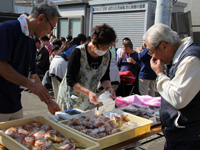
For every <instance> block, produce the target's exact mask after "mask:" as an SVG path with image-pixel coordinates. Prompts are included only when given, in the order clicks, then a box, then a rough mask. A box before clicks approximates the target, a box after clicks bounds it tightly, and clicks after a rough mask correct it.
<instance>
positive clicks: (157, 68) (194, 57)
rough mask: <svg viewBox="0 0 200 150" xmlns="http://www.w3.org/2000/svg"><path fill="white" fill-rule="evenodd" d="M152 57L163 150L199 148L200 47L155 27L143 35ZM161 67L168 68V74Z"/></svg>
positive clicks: (167, 29) (167, 28)
mask: <svg viewBox="0 0 200 150" xmlns="http://www.w3.org/2000/svg"><path fill="white" fill-rule="evenodd" d="M143 38H144V40H145V43H146V45H147V49H148V50H149V51H150V53H151V55H152V59H151V67H152V69H153V70H154V72H155V73H156V74H157V88H158V92H159V93H160V95H161V96H162V101H161V108H160V119H161V123H162V130H163V133H164V135H165V138H166V144H165V148H164V149H165V150H172V149H173V150H175V149H176V150H190V149H192V150H197V149H199V147H200V139H199V137H200V117H199V116H200V92H199V90H200V80H199V76H200V67H199V66H200V46H199V45H197V44H195V43H194V42H193V40H192V38H191V37H188V38H185V39H183V40H182V41H180V40H179V37H178V35H177V33H176V32H174V31H173V30H172V29H171V28H169V27H168V26H166V25H164V24H161V23H159V24H155V25H154V26H152V27H151V28H150V29H149V30H148V31H147V32H146V34H145V35H144V37H143ZM163 64H166V65H167V70H168V71H167V74H165V73H164V68H163Z"/></svg>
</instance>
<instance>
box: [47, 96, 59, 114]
mask: <svg viewBox="0 0 200 150" xmlns="http://www.w3.org/2000/svg"><path fill="white" fill-rule="evenodd" d="M46 104H47V108H48V110H49V112H50V113H51V114H52V115H55V112H57V111H61V109H60V107H59V106H58V104H57V103H56V102H54V101H53V100H52V99H50V100H49V102H48V103H46Z"/></svg>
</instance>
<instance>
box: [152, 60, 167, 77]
mask: <svg viewBox="0 0 200 150" xmlns="http://www.w3.org/2000/svg"><path fill="white" fill-rule="evenodd" d="M150 64H151V68H152V70H153V71H154V72H155V73H156V74H157V75H158V74H159V73H161V72H164V68H163V65H162V62H161V60H160V59H157V60H156V58H155V57H152V58H151V60H150Z"/></svg>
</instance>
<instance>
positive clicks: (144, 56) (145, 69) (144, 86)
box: [136, 45, 157, 97]
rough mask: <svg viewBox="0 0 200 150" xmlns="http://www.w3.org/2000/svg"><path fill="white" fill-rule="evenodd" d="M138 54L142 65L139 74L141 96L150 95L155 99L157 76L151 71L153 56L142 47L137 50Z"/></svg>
mask: <svg viewBox="0 0 200 150" xmlns="http://www.w3.org/2000/svg"><path fill="white" fill-rule="evenodd" d="M136 51H137V52H138V58H139V61H140V64H141V68H140V72H139V92H140V95H150V96H152V97H155V85H156V76H157V75H156V74H155V72H154V71H153V70H152V69H151V66H150V60H151V56H150V55H149V54H148V53H149V51H148V49H147V48H146V47H145V46H144V45H141V47H140V48H136Z"/></svg>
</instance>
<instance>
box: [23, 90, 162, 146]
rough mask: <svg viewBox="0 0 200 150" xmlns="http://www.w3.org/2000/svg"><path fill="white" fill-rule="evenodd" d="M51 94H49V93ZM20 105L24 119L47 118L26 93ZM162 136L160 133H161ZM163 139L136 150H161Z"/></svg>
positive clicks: (44, 109) (43, 107) (44, 110)
mask: <svg viewBox="0 0 200 150" xmlns="http://www.w3.org/2000/svg"><path fill="white" fill-rule="evenodd" d="M50 93H51V92H50ZM22 105H23V109H24V117H33V116H38V115H40V116H44V117H46V116H48V109H47V107H46V105H45V104H44V103H43V102H41V101H40V99H39V98H38V97H37V96H36V95H34V94H32V93H28V92H22ZM161 134H162V133H161ZM155 137H158V136H157V135H154V136H151V137H148V138H145V139H143V140H140V141H139V143H143V142H146V141H148V140H151V139H153V138H155ZM164 142H165V139H164V137H162V138H159V139H157V140H153V141H151V142H148V143H146V144H143V145H141V146H139V147H138V148H137V149H138V150H163V147H164Z"/></svg>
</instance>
